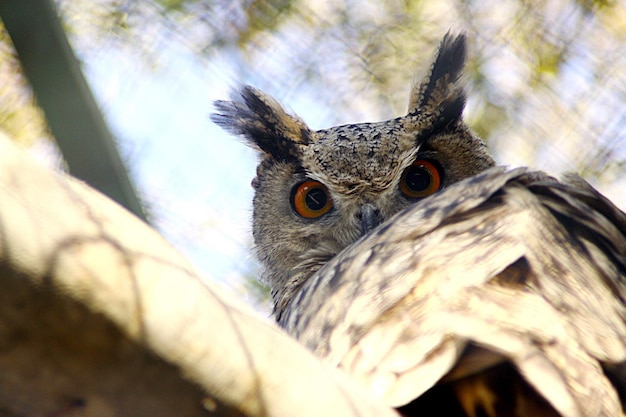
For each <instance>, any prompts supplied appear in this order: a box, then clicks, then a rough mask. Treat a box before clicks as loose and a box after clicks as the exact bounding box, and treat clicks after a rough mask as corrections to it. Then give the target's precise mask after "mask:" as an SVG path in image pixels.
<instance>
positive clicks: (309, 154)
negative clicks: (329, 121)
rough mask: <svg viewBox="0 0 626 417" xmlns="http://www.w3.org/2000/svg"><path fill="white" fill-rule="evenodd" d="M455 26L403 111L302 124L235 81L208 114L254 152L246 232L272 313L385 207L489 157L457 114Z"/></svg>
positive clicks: (460, 54) (461, 49) (487, 162)
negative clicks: (230, 96) (234, 89)
mask: <svg viewBox="0 0 626 417" xmlns="http://www.w3.org/2000/svg"><path fill="white" fill-rule="evenodd" d="M464 61H465V38H464V36H458V37H452V36H450V35H446V37H445V38H444V40H443V41H442V43H441V46H440V48H439V52H438V55H437V57H436V59H435V60H434V63H433V65H432V67H431V71H430V73H429V74H428V76H426V77H425V78H424V79H423V80H422V82H421V83H420V84H418V85H416V86H415V87H414V88H413V91H412V92H411V98H410V101H409V111H408V113H407V114H406V115H405V116H402V117H399V118H396V119H393V120H388V121H383V122H379V123H361V124H352V125H344V126H338V127H333V128H330V129H324V130H318V131H312V130H311V129H309V128H308V127H307V126H306V124H305V123H304V122H303V121H302V120H301V119H299V118H297V117H296V116H292V115H289V114H288V113H287V112H285V110H283V108H282V107H281V106H280V105H279V104H278V103H277V102H276V101H274V100H273V99H272V98H270V97H268V96H266V95H264V94H263V93H261V92H260V91H258V90H256V89H254V88H252V87H244V88H243V89H242V90H241V92H240V93H239V95H238V96H237V97H235V99H234V100H233V101H231V102H222V101H220V102H217V103H216V107H217V109H218V111H219V114H216V115H213V120H214V121H215V122H217V123H218V124H220V125H221V126H223V127H225V128H227V129H229V130H231V131H233V132H234V133H237V134H242V135H244V136H245V137H246V138H247V139H248V141H249V143H250V144H251V145H253V146H254V147H255V148H256V149H258V151H259V154H260V156H261V161H260V164H259V166H258V168H257V177H256V178H255V180H254V181H253V186H254V188H255V197H254V212H253V213H254V214H253V234H254V240H255V244H256V250H257V255H258V257H259V260H260V261H261V263H262V264H263V265H264V267H265V277H266V279H267V280H268V282H269V283H270V286H271V291H272V297H273V300H274V307H275V314H276V315H277V318H278V317H279V316H280V314H281V312H282V310H283V309H284V308H285V306H286V305H287V303H288V302H289V300H290V299H291V298H292V296H293V294H294V293H295V292H296V291H297V290H298V288H300V286H301V285H302V284H303V283H304V282H305V281H306V280H307V279H308V278H309V277H310V275H311V274H313V273H314V272H315V271H317V270H318V269H319V268H321V267H322V266H323V265H324V264H325V263H326V262H328V260H330V259H331V258H332V257H334V256H335V255H336V254H338V253H339V252H340V251H342V250H343V249H344V248H346V247H347V246H349V245H351V244H352V243H354V242H355V241H356V240H358V239H359V238H360V237H362V236H363V235H365V234H367V233H368V232H369V231H370V230H372V229H373V228H375V227H376V226H378V225H380V224H381V223H384V222H385V221H387V220H388V219H389V218H390V217H392V216H393V215H394V214H396V213H398V212H399V211H401V210H403V209H404V208H406V207H408V206H409V205H412V204H415V203H417V202H419V201H420V200H422V199H424V198H427V197H428V196H429V195H432V194H434V193H436V192H437V191H439V190H441V189H442V188H444V187H446V186H447V185H448V184H451V183H454V182H456V181H459V180H460V179H463V178H466V177H469V176H472V175H474V174H476V173H478V172H480V171H482V170H484V169H487V168H489V167H491V166H493V165H494V162H493V160H492V159H491V157H490V156H489V154H488V153H487V150H486V148H485V146H484V144H483V143H482V141H481V140H480V139H478V138H476V137H475V136H474V135H473V134H472V133H471V132H470V130H469V129H468V128H467V127H466V125H465V124H464V123H463V120H462V117H461V113H462V111H463V106H464V103H465V95H464V91H463V86H462V84H461V82H460V74H461V70H462V68H463V64H464Z"/></svg>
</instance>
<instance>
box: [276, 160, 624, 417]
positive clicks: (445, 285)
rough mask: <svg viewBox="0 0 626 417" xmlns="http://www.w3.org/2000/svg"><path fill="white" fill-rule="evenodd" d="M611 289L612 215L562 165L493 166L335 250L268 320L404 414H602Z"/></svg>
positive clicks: (612, 344) (618, 286)
mask: <svg viewBox="0 0 626 417" xmlns="http://www.w3.org/2000/svg"><path fill="white" fill-rule="evenodd" d="M625 300H626V215H625V214H624V213H623V212H621V211H620V210H619V209H617V208H616V207H615V206H614V205H613V204H612V203H611V202H610V201H608V200H607V199H606V198H604V197H603V196H601V195H600V194H599V193H597V192H596V191H595V190H594V189H593V188H591V187H590V186H589V185H588V184H587V183H585V182H584V181H583V180H582V179H579V178H578V177H574V176H571V177H567V178H565V180H564V181H563V182H557V181H556V180H554V179H553V178H551V177H548V176H547V175H545V174H542V173H538V172H529V171H527V170H525V169H517V170H512V171H508V172H506V171H505V170H504V169H503V168H494V169H491V170H488V171H485V172H484V173H482V174H480V175H477V176H475V177H472V178H469V179H467V180H465V181H462V182H460V183H457V184H456V185H453V186H451V187H449V188H448V189H446V190H445V191H443V192H441V193H440V194H438V195H436V196H434V197H432V198H429V199H426V200H424V201H422V202H421V203H419V204H416V205H414V206H413V207H411V208H409V209H407V210H406V211H404V212H401V213H399V214H398V215H397V216H395V217H394V218H392V219H391V220H390V221H388V222H387V223H385V224H383V225H381V227H379V228H378V229H376V230H374V231H373V232H372V233H371V234H369V235H367V236H366V237H364V238H363V239H362V240H360V241H358V242H356V243H355V244H354V245H352V246H351V247H349V248H348V249H346V250H345V251H344V252H342V253H341V254H340V255H338V256H337V257H336V258H335V259H333V260H332V261H331V262H329V263H328V264H327V265H326V266H325V267H324V268H323V269H321V270H320V271H318V273H317V274H315V275H314V276H313V277H312V278H311V279H310V280H309V281H308V282H307V283H306V284H305V286H304V287H303V288H302V289H301V291H300V292H299V293H298V294H297V296H296V297H295V298H294V299H293V300H292V302H291V304H290V305H289V307H288V308H287V311H286V313H285V315H284V316H283V317H282V321H281V324H282V325H283V326H284V327H285V328H286V329H287V330H288V331H289V332H290V333H291V334H292V335H294V336H295V337H296V338H298V339H299V340H300V341H301V342H302V343H304V344H305V345H306V346H308V347H309V348H310V349H312V350H313V351H314V352H315V353H316V354H317V355H319V356H321V357H323V358H325V359H326V360H327V361H329V362H331V363H332V364H334V365H337V366H339V367H341V368H343V369H344V370H345V371H346V372H348V373H349V374H351V375H352V376H354V377H355V378H356V379H357V380H359V381H360V382H361V383H363V384H364V385H366V386H368V387H369V389H370V390H371V391H372V392H373V393H375V395H377V396H380V397H382V398H383V399H384V400H385V401H387V402H388V403H389V404H390V405H392V406H394V407H402V408H400V410H401V412H403V413H404V414H405V415H412V414H411V413H412V410H416V411H417V412H418V413H419V414H420V415H427V414H428V413H427V410H430V409H432V410H435V412H437V411H439V412H437V414H440V415H441V410H442V408H441V407H443V406H444V405H445V406H446V407H448V406H449V407H450V408H449V410H447V411H445V412H444V415H453V414H454V412H457V411H458V413H459V415H469V416H476V415H478V416H479V415H487V416H494V415H502V414H503V413H507V412H510V413H515V414H510V415H561V416H600V415H603V416H617V415H622V413H623V412H624V411H623V407H624V406H625V403H626V401H625V399H624V398H625V386H626V365H625V364H626V307H625ZM418 397H420V398H419V399H417V400H416V398H418ZM429 401H430V403H429ZM452 404H455V405H452ZM507 410H508V411H507ZM507 415H509V414H507Z"/></svg>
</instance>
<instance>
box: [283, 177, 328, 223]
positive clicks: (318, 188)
mask: <svg viewBox="0 0 626 417" xmlns="http://www.w3.org/2000/svg"><path fill="white" fill-rule="evenodd" d="M291 204H292V205H293V208H294V210H295V211H296V213H298V214H299V215H300V216H302V217H304V218H306V219H317V218H318V217H322V216H323V215H324V214H326V213H328V212H329V211H330V209H331V208H332V207H333V200H331V198H330V194H329V193H328V188H326V187H325V186H324V185H323V184H322V183H321V182H319V181H312V180H308V181H304V182H302V183H300V184H298V185H297V186H295V187H294V190H293V194H292V197H291Z"/></svg>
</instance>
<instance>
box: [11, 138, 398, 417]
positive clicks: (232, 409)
mask: <svg viewBox="0 0 626 417" xmlns="http://www.w3.org/2000/svg"><path fill="white" fill-rule="evenodd" d="M0 194H1V195H2V196H3V197H2V199H0V287H1V288H2V291H0V335H1V338H0V340H1V342H0V410H2V414H3V415H4V414H8V415H20V416H42V415H46V416H52V415H65V414H62V413H63V412H67V413H68V414H69V413H74V412H76V413H78V415H88V416H90V417H97V416H113V415H133V416H171V415H177V416H199V415H205V414H207V413H208V412H215V413H216V414H217V415H233V416H235V415H246V416H293V415H294V412H295V413H296V414H298V416H304V417H306V416H311V417H313V416H321V415H323V416H343V417H345V416H390V417H391V416H394V415H396V414H395V413H394V412H393V411H392V410H391V409H388V408H387V407H384V406H382V405H380V404H377V403H375V402H373V400H371V399H370V398H369V397H368V395H367V394H365V393H364V392H362V391H361V390H360V389H359V388H358V387H356V386H353V385H352V384H353V383H352V382H349V381H348V380H347V378H346V379H344V377H343V376H341V375H340V374H339V372H338V371H336V370H334V369H331V368H329V367H327V366H325V365H322V364H321V362H319V361H318V360H317V359H316V358H314V357H313V356H312V354H310V353H309V352H308V351H306V350H305V348H304V347H302V346H300V345H298V344H297V343H296V342H295V341H294V340H292V339H291V338H289V337H288V336H287V335H285V334H284V333H283V332H282V330H280V329H278V327H277V326H276V325H275V324H274V323H272V322H270V321H269V320H263V319H259V318H258V317H257V316H256V315H255V313H253V312H252V310H250V309H248V308H247V307H246V306H245V305H243V303H242V302H240V301H239V300H237V299H236V298H234V297H233V296H231V295H229V294H227V293H225V292H224V291H223V290H222V289H220V288H218V287H217V286H215V285H213V284H211V283H209V282H207V280H205V279H202V278H201V277H200V276H198V275H197V273H196V272H195V271H194V269H193V267H192V266H191V265H189V264H188V263H187V262H186V261H185V260H184V259H183V258H182V256H180V255H179V254H177V253H176V252H175V250H174V249H173V248H172V247H170V246H169V245H168V244H167V243H165V242H164V241H163V240H162V238H160V237H159V236H158V235H157V234H156V233H155V232H154V231H152V230H151V229H150V228H148V227H147V226H146V225H145V224H143V223H142V222H139V221H138V220H137V219H136V218H135V217H133V216H132V215H130V214H129V213H128V212H126V211H125V210H123V209H121V208H120V207H119V206H117V205H116V204H114V203H113V202H111V201H110V200H108V199H106V198H104V197H103V196H102V195H100V194H98V193H97V192H95V191H93V190H92V189H90V188H89V187H87V186H86V185H84V184H82V183H79V182H77V181H75V180H73V179H71V178H69V177H63V176H60V175H57V174H53V173H51V172H50V171H48V170H46V169H44V168H42V167H40V166H39V165H38V164H36V163H35V162H34V161H32V160H30V158H28V157H27V156H25V155H24V154H22V153H21V152H20V151H18V150H17V149H16V148H15V147H14V145H12V144H10V143H9V142H8V141H6V140H4V139H3V140H1V141H0ZM296 410H297V411H296ZM72 415H74V414H72Z"/></svg>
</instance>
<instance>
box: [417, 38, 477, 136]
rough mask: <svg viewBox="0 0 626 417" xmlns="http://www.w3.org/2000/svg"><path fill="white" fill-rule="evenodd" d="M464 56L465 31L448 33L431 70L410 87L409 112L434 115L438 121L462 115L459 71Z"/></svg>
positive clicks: (444, 121)
mask: <svg viewBox="0 0 626 417" xmlns="http://www.w3.org/2000/svg"><path fill="white" fill-rule="evenodd" d="M466 55H467V46H466V38H465V35H464V34H460V35H456V36H454V35H452V34H451V33H450V32H448V33H447V34H446V35H445V36H444V38H443V40H442V41H441V44H440V45H439V50H438V51H437V55H436V57H435V60H434V62H433V64H432V66H431V68H430V73H429V74H428V75H427V76H426V77H424V79H422V81H421V83H420V84H418V85H415V86H414V87H413V91H411V97H410V100H409V114H410V115H411V114H417V113H421V114H423V115H427V116H435V118H436V119H437V122H436V123H437V124H439V123H444V124H447V123H448V122H450V121H453V120H456V119H458V118H459V117H461V113H462V112H463V107H465V90H464V85H463V82H462V79H461V78H462V77H461V75H462V73H463V68H464V66H465V59H466Z"/></svg>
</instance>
